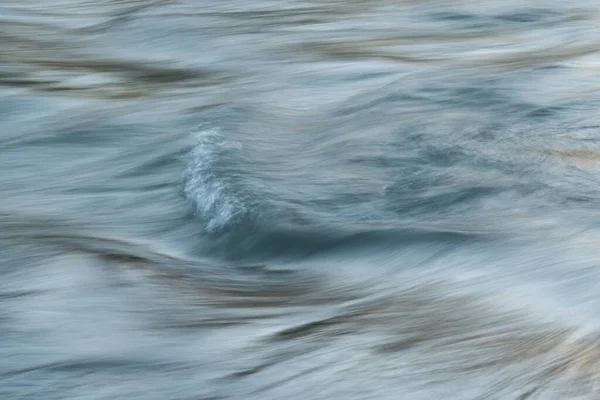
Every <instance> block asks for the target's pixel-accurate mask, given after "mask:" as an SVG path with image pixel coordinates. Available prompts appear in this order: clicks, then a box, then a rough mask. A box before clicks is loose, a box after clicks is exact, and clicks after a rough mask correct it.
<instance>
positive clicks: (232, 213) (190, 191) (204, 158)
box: [183, 128, 246, 234]
mask: <svg viewBox="0 0 600 400" xmlns="http://www.w3.org/2000/svg"><path fill="white" fill-rule="evenodd" d="M192 137H193V140H194V147H193V149H192V151H191V152H190V160H189V164H188V169H187V172H186V176H185V184H184V188H183V190H184V194H185V196H186V197H187V198H188V199H189V200H190V201H191V202H192V203H193V204H194V206H195V213H196V215H197V216H198V217H199V218H200V219H201V220H202V221H203V222H204V223H205V225H204V231H205V233H208V234H214V233H218V232H221V231H222V230H223V229H225V228H226V227H227V226H229V225H230V224H231V223H232V222H233V221H234V220H236V219H237V218H238V217H240V216H242V215H244V214H245V213H246V207H245V205H244V204H243V203H242V201H241V200H240V199H238V198H236V197H235V195H233V194H232V193H231V190H230V188H229V187H228V184H227V181H226V180H225V179H223V178H220V177H219V174H218V173H217V169H218V167H217V164H218V161H219V158H220V156H221V155H223V154H224V153H226V152H227V151H228V150H230V149H233V148H235V147H237V146H238V145H237V144H236V143H235V142H231V141H228V140H226V139H225V138H224V137H223V136H222V135H221V134H220V132H219V130H218V129H215V128H209V129H203V130H199V131H196V132H194V133H193V134H192Z"/></svg>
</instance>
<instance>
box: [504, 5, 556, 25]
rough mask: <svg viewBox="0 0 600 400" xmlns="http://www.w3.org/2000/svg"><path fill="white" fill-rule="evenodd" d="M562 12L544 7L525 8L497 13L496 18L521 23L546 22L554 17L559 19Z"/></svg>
mask: <svg viewBox="0 0 600 400" xmlns="http://www.w3.org/2000/svg"><path fill="white" fill-rule="evenodd" d="M560 17H561V14H560V13H559V12H557V11H554V10H549V9H544V8H524V9H522V10H519V11H515V12H510V13H505V14H501V15H497V16H495V17H494V18H495V19H497V20H498V21H502V22H514V23H519V24H527V23H534V22H546V21H549V20H553V19H558V18H560Z"/></svg>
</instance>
